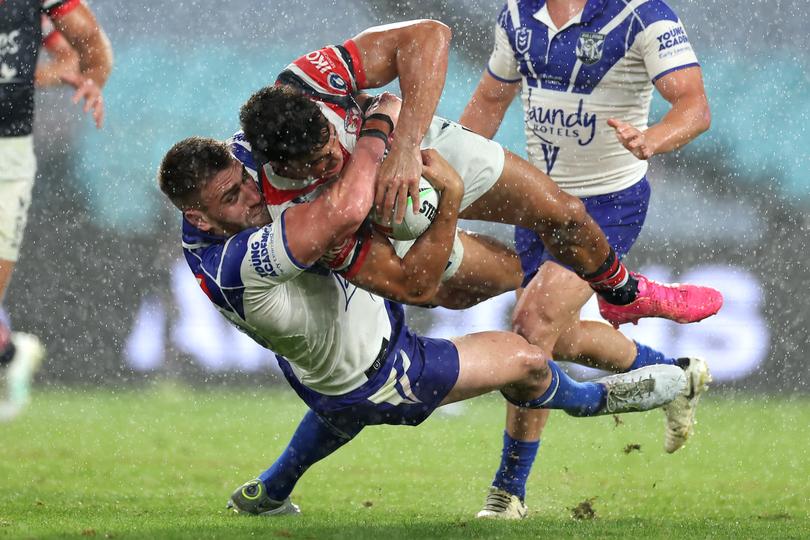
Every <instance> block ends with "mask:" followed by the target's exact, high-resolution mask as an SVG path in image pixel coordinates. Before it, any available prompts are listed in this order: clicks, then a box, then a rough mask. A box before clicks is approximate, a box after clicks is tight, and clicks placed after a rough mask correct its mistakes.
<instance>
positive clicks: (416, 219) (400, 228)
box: [371, 178, 439, 240]
mask: <svg viewBox="0 0 810 540" xmlns="http://www.w3.org/2000/svg"><path fill="white" fill-rule="evenodd" d="M406 204H407V205H408V206H407V208H406V210H405V219H403V220H402V223H392V222H391V221H393V218H392V220H391V221H389V222H387V223H383V222H382V221H381V220H380V218H379V217H377V214H376V212H374V211H372V212H371V222H372V223H373V224H374V228H375V229H377V230H378V231H380V232H382V233H383V234H384V235H386V236H387V237H389V238H393V239H394V240H415V239H417V238H419V235H421V234H422V233H423V232H425V231H426V230H427V228H428V227H430V224H431V223H433V220H434V219H435V218H436V213H437V211H438V210H437V209H438V207H439V192H437V191H436V190H435V189H434V188H433V186H431V185H430V182H428V181H427V180H425V179H424V178H422V179H421V180H420V181H419V213H418V214H414V213H413V200H412V199H411V197H408V202H407V203H406ZM396 213H397V211H396V208H394V212H393V215H396Z"/></svg>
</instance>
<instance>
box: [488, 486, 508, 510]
mask: <svg viewBox="0 0 810 540" xmlns="http://www.w3.org/2000/svg"><path fill="white" fill-rule="evenodd" d="M510 502H512V496H511V495H508V494H506V493H501V492H499V491H496V492H493V493H490V494H489V495H487V504H486V506H484V510H489V511H491V512H503V511H504V510H506V509H507V508H508V507H509V503H510Z"/></svg>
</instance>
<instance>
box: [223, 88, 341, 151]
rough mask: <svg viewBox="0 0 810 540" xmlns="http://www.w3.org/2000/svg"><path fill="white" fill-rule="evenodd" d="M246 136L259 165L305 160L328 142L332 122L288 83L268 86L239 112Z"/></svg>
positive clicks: (257, 93)
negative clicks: (270, 162) (271, 162)
mask: <svg viewBox="0 0 810 540" xmlns="http://www.w3.org/2000/svg"><path fill="white" fill-rule="evenodd" d="M239 121H240V123H241V124H242V130H243V131H244V132H245V138H246V139H247V141H248V142H249V143H250V146H251V148H252V149H253V155H254V157H255V158H256V160H257V161H258V162H259V164H262V165H264V164H265V163H267V162H269V161H274V162H281V163H284V162H288V161H292V160H299V159H306V158H308V157H310V156H311V155H313V154H314V153H316V152H317V151H318V150H320V149H321V148H323V146H324V145H325V144H326V143H327V142H329V123H328V121H327V120H326V117H325V116H324V115H323V113H321V110H320V109H319V108H318V106H317V105H316V104H315V102H313V101H312V100H311V99H309V98H308V97H307V96H305V95H304V94H302V93H301V92H299V91H298V90H295V89H294V88H291V87H289V86H266V87H264V88H262V89H261V90H259V91H258V92H256V93H255V94H253V95H252V96H250V99H248V100H247V102H246V103H245V104H244V105H242V108H241V109H240V111H239Z"/></svg>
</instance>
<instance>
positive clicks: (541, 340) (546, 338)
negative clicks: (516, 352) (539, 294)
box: [512, 302, 560, 350]
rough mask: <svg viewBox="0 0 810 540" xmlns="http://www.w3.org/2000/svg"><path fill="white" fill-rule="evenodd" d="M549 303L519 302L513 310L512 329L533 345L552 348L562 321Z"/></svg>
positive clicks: (545, 348) (547, 348)
mask: <svg viewBox="0 0 810 540" xmlns="http://www.w3.org/2000/svg"><path fill="white" fill-rule="evenodd" d="M547 304H548V303H545V304H543V303H537V302H526V303H521V304H518V306H516V307H515V310H514V311H513V312H512V330H513V331H514V332H515V333H516V334H518V335H519V336H522V337H523V338H525V339H526V341H528V342H529V343H531V344H532V345H535V346H537V347H540V348H542V349H544V350H551V348H552V347H553V345H554V343H555V342H556V341H557V337H558V336H559V327H560V321H559V316H558V314H557V313H555V311H554V310H553V309H552V308H550V307H548V306H547Z"/></svg>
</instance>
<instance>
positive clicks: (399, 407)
mask: <svg viewBox="0 0 810 540" xmlns="http://www.w3.org/2000/svg"><path fill="white" fill-rule="evenodd" d="M277 358H278V361H279V365H280V366H281V369H282V371H283V372H284V374H285V376H286V377H287V380H288V382H289V383H290V385H291V386H292V387H293V389H294V390H295V391H296V393H297V394H298V395H299V396H300V397H301V399H303V400H304V402H305V403H306V404H307V405H308V406H309V408H310V409H312V410H313V411H315V412H316V413H317V414H318V415H319V416H321V417H322V418H324V419H326V420H328V421H329V422H330V423H331V424H332V425H333V426H334V427H337V428H340V429H342V430H343V431H346V432H347V433H354V432H356V430H357V429H358V428H362V427H363V426H370V425H375V424H394V425H409V426H415V425H418V424H420V423H422V422H423V421H424V420H425V419H426V418H427V417H428V416H430V415H431V413H432V412H433V411H434V410H436V408H437V407H438V406H439V404H440V403H441V402H442V400H443V399H444V398H445V397H446V396H447V394H448V393H450V390H452V389H453V386H455V384H456V381H457V380H458V372H459V360H458V350H457V349H456V346H455V345H454V344H453V343H452V342H451V341H448V340H446V339H432V338H426V337H420V336H417V335H415V334H413V333H411V332H410V331H409V330H408V329H407V328H405V329H404V332H402V333H401V334H400V337H399V339H398V340H397V341H396V343H394V344H391V345H389V346H388V351H387V354H386V356H385V360H384V361H383V362H382V363H381V366H380V367H379V369H377V370H375V371H374V372H373V373H372V374H370V379H369V380H368V381H367V382H366V383H364V384H363V385H362V386H360V387H359V388H357V389H355V390H352V391H351V392H349V393H347V394H343V395H340V396H327V395H324V394H320V393H318V392H316V391H314V390H312V389H310V388H307V387H306V386H304V385H303V384H301V382H300V381H298V379H297V378H296V377H295V375H294V374H293V373H292V370H291V369H290V368H289V364H288V363H287V362H286V360H284V359H283V358H282V357H277ZM367 373H368V372H367Z"/></svg>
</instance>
